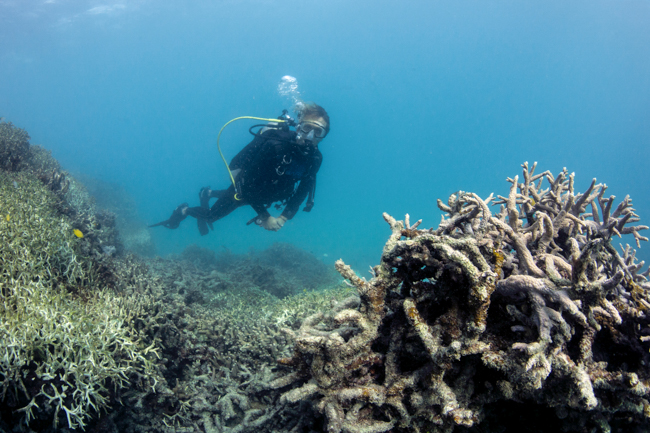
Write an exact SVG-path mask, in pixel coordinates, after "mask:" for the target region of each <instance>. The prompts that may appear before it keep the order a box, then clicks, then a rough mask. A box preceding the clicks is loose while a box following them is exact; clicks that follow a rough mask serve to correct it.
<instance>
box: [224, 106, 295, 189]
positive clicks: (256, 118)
mask: <svg viewBox="0 0 650 433" xmlns="http://www.w3.org/2000/svg"><path fill="white" fill-rule="evenodd" d="M242 119H252V120H263V121H265V122H276V123H280V122H287V120H284V119H266V118H264V117H254V116H241V117H235V118H234V119H232V120H230V121H228V122H227V123H226V124H225V125H223V126H222V127H221V130H220V131H219V135H217V149H218V150H219V155H221V159H222V160H223V163H224V164H225V165H226V170H228V175H229V176H230V181H231V182H232V186H233V187H234V188H235V200H241V198H239V197H237V195H238V194H239V193H238V192H237V185H236V184H235V178H234V176H233V175H232V172H231V171H230V166H229V165H228V161H226V157H225V156H223V152H222V151H221V145H220V142H219V140H220V139H221V133H222V132H223V130H224V128H225V127H226V126H228V125H230V124H231V123H232V122H234V121H235V120H242Z"/></svg>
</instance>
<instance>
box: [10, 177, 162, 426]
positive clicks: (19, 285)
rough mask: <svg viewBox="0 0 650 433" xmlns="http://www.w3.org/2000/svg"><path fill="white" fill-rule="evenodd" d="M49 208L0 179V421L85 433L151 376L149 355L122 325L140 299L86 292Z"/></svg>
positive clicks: (37, 188) (39, 192)
mask: <svg viewBox="0 0 650 433" xmlns="http://www.w3.org/2000/svg"><path fill="white" fill-rule="evenodd" d="M56 201H57V198H56V197H54V196H53V194H52V193H51V191H49V190H48V189H47V187H46V186H44V185H43V184H42V183H41V182H40V181H39V180H38V179H36V178H35V177H34V176H32V175H30V174H27V173H17V174H12V173H4V172H0V209H1V212H2V218H1V219H0V317H2V320H1V321H0V395H1V400H2V403H3V404H2V405H1V406H2V409H1V410H0V417H1V418H2V419H3V420H5V421H11V422H12V423H16V424H17V425H18V424H23V425H24V426H30V427H32V428H38V426H43V425H50V424H52V425H53V426H54V427H56V426H57V425H61V426H62V427H63V426H66V427H69V428H77V427H83V426H84V425H86V423H87V421H88V419H89V417H91V416H93V415H97V414H98V413H99V411H100V410H102V409H104V408H106V407H107V405H108V403H109V401H110V399H111V395H114V394H115V393H116V392H117V391H118V390H119V389H120V388H125V387H126V386H127V385H128V386H131V383H130V378H131V377H132V376H133V375H137V374H140V375H148V374H149V373H151V367H152V362H151V360H150V359H149V357H147V356H146V355H147V353H148V352H149V351H150V350H152V349H154V347H153V346H151V347H149V348H148V349H149V350H146V349H145V350H141V349H140V348H138V343H139V342H140V338H139V336H138V335H137V333H135V332H133V330H132V329H130V327H129V326H128V325H127V324H128V323H129V322H130V321H131V320H133V319H134V317H137V315H138V314H139V310H141V309H139V308H137V305H138V303H139V302H140V301H139V300H138V299H133V298H129V297H125V296H118V295H117V294H115V293H113V292H111V291H109V290H106V289H103V288H101V287H99V288H96V289H95V290H92V289H91V287H90V285H89V284H90V281H91V280H92V279H93V278H92V270H93V263H91V262H89V261H88V259H87V258H84V257H83V256H81V255H80V252H81V251H83V248H82V247H81V245H82V244H83V243H84V242H86V241H85V239H79V238H77V237H76V236H75V235H74V234H73V225H72V224H71V222H70V221H69V220H68V219H66V218H63V217H61V215H59V214H57V213H56V211H55V210H54V209H55V207H56V206H55V204H56ZM154 353H155V349H154V352H152V353H151V354H150V355H153V354H154Z"/></svg>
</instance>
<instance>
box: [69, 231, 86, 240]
mask: <svg viewBox="0 0 650 433" xmlns="http://www.w3.org/2000/svg"><path fill="white" fill-rule="evenodd" d="M72 232H73V233H74V235H75V236H76V237H78V238H79V239H81V238H83V237H84V234H83V233H81V230H79V229H74V230H73V231H72Z"/></svg>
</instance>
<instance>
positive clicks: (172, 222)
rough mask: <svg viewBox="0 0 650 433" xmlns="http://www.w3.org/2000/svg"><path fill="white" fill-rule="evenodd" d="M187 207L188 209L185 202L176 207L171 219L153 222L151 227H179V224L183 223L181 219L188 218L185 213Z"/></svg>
mask: <svg viewBox="0 0 650 433" xmlns="http://www.w3.org/2000/svg"><path fill="white" fill-rule="evenodd" d="M185 209H187V203H183V204H182V205H180V206H178V207H176V209H174V212H172V216H170V217H169V219H167V220H165V221H161V222H159V223H156V224H152V225H150V226H149V227H158V226H164V227H167V228H168V229H175V228H178V226H179V225H180V224H181V221H183V220H184V219H185V218H187V215H185Z"/></svg>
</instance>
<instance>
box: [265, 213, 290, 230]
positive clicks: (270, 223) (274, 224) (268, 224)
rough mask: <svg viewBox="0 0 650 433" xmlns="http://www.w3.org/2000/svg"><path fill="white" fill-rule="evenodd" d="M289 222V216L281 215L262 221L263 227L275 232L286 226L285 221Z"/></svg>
mask: <svg viewBox="0 0 650 433" xmlns="http://www.w3.org/2000/svg"><path fill="white" fill-rule="evenodd" d="M286 222H287V218H286V217H284V216H282V215H280V216H279V217H277V218H275V217H272V216H270V217H268V218H267V219H265V220H264V221H262V227H264V228H265V229H266V230H271V231H274V232H277V231H278V230H280V229H281V228H282V226H284V223H286Z"/></svg>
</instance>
